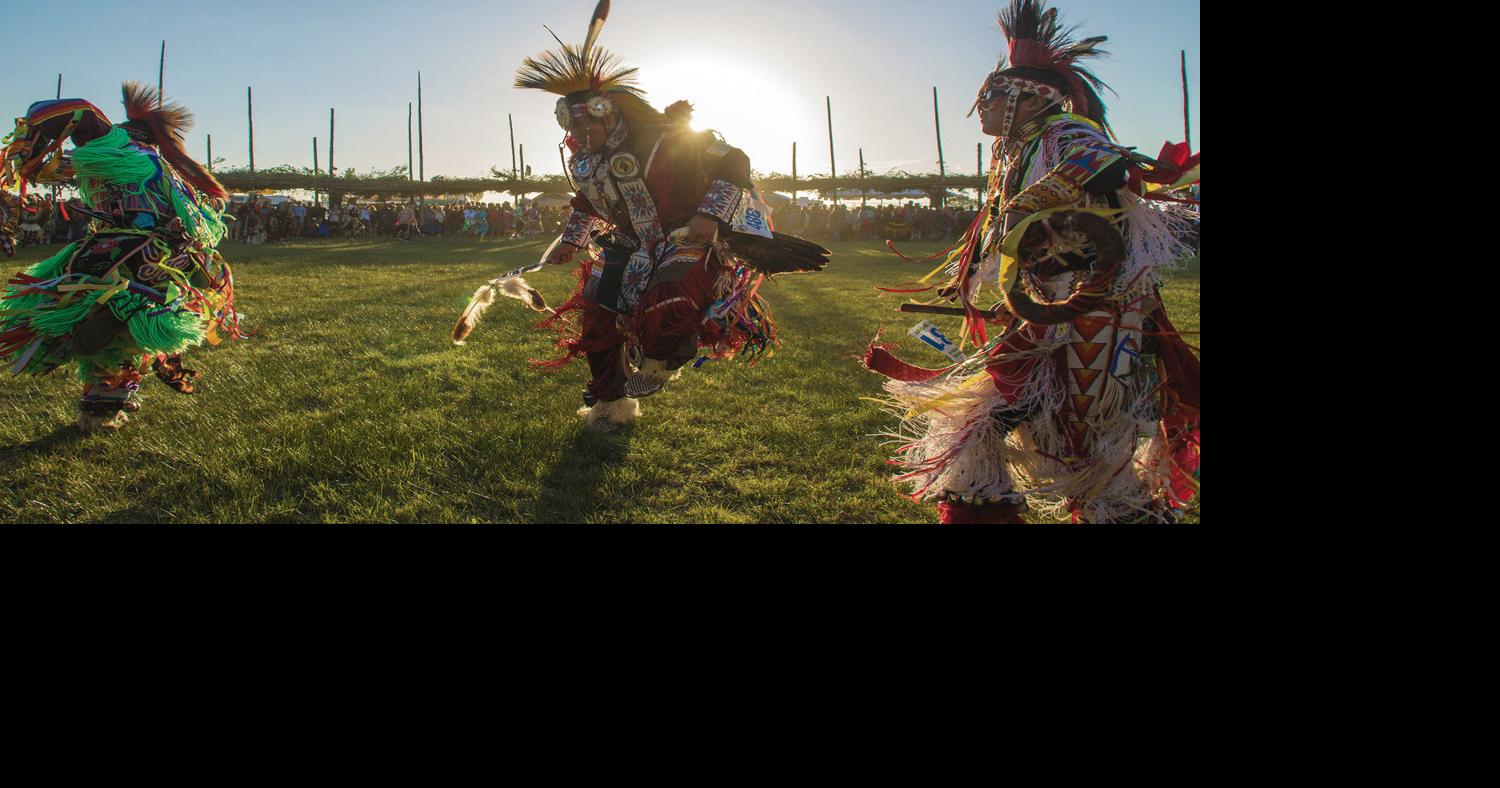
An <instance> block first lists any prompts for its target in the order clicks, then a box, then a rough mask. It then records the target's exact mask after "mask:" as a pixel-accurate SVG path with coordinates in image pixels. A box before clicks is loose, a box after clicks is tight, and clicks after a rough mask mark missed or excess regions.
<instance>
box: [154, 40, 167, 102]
mask: <svg viewBox="0 0 1500 788" xmlns="http://www.w3.org/2000/svg"><path fill="white" fill-rule="evenodd" d="M166 81H167V41H166V39H162V42H161V61H160V62H159V63H158V64H157V67H156V108H157V109H161V103H162V95H163V94H162V86H163V85H164V84H166Z"/></svg>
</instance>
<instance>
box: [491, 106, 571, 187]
mask: <svg viewBox="0 0 1500 788" xmlns="http://www.w3.org/2000/svg"><path fill="white" fill-rule="evenodd" d="M505 120H506V122H508V123H509V124H510V179H511V180H515V179H516V119H515V118H514V117H512V116H510V115H508V114H507V115H506V116H505ZM563 170H564V171H566V170H567V165H566V164H564V166H563Z"/></svg>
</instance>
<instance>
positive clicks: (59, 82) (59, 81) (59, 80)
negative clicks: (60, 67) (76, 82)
mask: <svg viewBox="0 0 1500 788" xmlns="http://www.w3.org/2000/svg"><path fill="white" fill-rule="evenodd" d="M57 97H58V98H62V74H58V75H57Z"/></svg>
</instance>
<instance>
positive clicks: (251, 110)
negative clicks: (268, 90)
mask: <svg viewBox="0 0 1500 788" xmlns="http://www.w3.org/2000/svg"><path fill="white" fill-rule="evenodd" d="M245 116H246V117H247V118H248V119H249V121H250V173H251V174H252V175H253V174H254V173H255V91H254V88H250V87H246V88H245Z"/></svg>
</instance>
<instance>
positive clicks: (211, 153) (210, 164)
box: [208, 134, 214, 172]
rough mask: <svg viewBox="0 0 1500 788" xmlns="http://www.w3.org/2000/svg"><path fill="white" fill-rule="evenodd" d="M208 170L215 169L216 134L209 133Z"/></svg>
mask: <svg viewBox="0 0 1500 788" xmlns="http://www.w3.org/2000/svg"><path fill="white" fill-rule="evenodd" d="M208 171H209V172H213V171H214V135H212V134H210V135H208Z"/></svg>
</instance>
